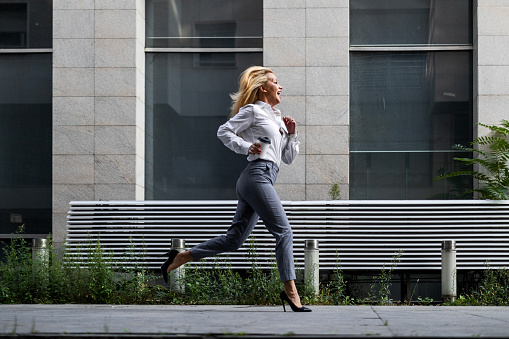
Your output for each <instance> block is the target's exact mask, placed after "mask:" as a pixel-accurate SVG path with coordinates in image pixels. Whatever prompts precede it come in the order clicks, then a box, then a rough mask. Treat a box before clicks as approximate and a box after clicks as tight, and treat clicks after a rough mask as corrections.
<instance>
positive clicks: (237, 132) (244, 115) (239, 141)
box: [217, 101, 300, 166]
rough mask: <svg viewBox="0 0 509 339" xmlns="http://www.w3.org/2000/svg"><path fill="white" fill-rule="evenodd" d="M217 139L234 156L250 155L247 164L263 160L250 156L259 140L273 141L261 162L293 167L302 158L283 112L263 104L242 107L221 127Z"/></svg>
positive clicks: (295, 138) (257, 103) (259, 102)
mask: <svg viewBox="0 0 509 339" xmlns="http://www.w3.org/2000/svg"><path fill="white" fill-rule="evenodd" d="M217 137H218V138H219V139H220V140H221V141H222V142H223V144H224V145H225V146H226V147H228V148H229V149H231V150H232V151H234V152H235V153H238V154H245V155H248V157H247V160H248V161H253V160H257V159H260V155H257V154H256V155H255V154H248V153H249V147H250V146H251V145H252V144H254V143H255V142H256V143H259V141H258V137H268V138H269V139H270V145H269V149H268V150H267V153H266V155H265V156H264V157H263V158H262V159H264V160H270V161H273V162H275V163H276V164H277V165H278V166H279V165H280V164H281V160H283V162H284V163H285V164H291V163H292V162H293V160H294V159H295V158H296V157H297V155H298V154H299V145H300V142H299V141H298V140H297V134H288V129H287V128H286V126H285V123H284V122H283V119H281V112H280V111H279V110H278V109H276V108H272V107H271V106H270V105H269V104H267V103H265V102H263V101H257V102H255V103H254V104H248V105H246V106H244V107H242V108H241V109H240V110H239V113H237V114H236V115H235V116H234V117H233V118H231V119H230V120H228V121H227V122H226V123H224V124H223V125H221V126H219V129H218V130H217Z"/></svg>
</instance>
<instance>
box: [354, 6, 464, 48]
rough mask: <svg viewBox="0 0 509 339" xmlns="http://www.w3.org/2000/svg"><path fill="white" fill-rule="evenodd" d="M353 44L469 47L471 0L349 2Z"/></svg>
mask: <svg viewBox="0 0 509 339" xmlns="http://www.w3.org/2000/svg"><path fill="white" fill-rule="evenodd" d="M350 44H351V45H361V46H362V45H369V46H379V45H400V46H404V45H470V44H472V1H471V0H438V1H432V0H431V1H430V0H350Z"/></svg>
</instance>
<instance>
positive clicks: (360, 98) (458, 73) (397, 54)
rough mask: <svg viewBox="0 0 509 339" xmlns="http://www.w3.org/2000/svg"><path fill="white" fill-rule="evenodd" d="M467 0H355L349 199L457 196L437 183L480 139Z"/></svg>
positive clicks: (352, 10) (352, 13) (467, 183)
mask: <svg viewBox="0 0 509 339" xmlns="http://www.w3.org/2000/svg"><path fill="white" fill-rule="evenodd" d="M471 9H472V7H471V2H469V1H465V0H440V1H424V0H407V1H385V0H376V1H375V0H351V1H350V18H351V27H350V31H351V32H352V33H351V38H350V39H351V40H350V50H351V52H350V90H351V92H350V132H351V139H350V198H351V199H428V198H433V197H446V196H449V197H452V196H453V194H448V193H451V192H452V191H454V190H456V189H458V188H459V187H457V186H458V185H462V186H464V187H465V186H466V187H470V186H471V182H470V181H468V180H467V181H464V182H461V183H458V182H456V183H454V185H456V186H454V185H451V184H449V183H448V182H446V181H434V180H433V179H434V178H435V177H436V176H437V175H438V173H443V172H447V171H454V170H456V169H457V166H458V164H457V163H456V162H455V161H454V160H453V158H454V157H455V156H458V155H461V156H465V154H461V153H459V152H456V151H454V150H453V149H452V146H453V145H455V144H458V143H460V144H467V143H468V142H469V141H471V140H472V130H473V127H472V124H473V121H472V105H473V104H472V33H471V32H472V24H471V22H472V18H471Z"/></svg>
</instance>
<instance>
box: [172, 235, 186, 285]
mask: <svg viewBox="0 0 509 339" xmlns="http://www.w3.org/2000/svg"><path fill="white" fill-rule="evenodd" d="M185 246H186V242H185V240H184V239H178V238H173V239H171V249H172V250H177V251H179V252H182V251H185ZM169 277H170V288H171V289H172V290H174V291H177V292H181V293H184V291H185V287H186V286H185V283H184V280H185V279H184V278H185V270H184V266H180V267H179V268H177V269H174V270H173V271H171V272H170V274H169Z"/></svg>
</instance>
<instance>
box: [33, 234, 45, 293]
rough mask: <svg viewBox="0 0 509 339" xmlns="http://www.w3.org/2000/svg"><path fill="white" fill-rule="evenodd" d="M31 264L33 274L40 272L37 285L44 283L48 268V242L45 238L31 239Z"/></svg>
mask: <svg viewBox="0 0 509 339" xmlns="http://www.w3.org/2000/svg"><path fill="white" fill-rule="evenodd" d="M32 262H33V270H34V272H41V275H40V277H41V279H43V281H40V282H39V283H45V282H47V280H48V268H49V241H48V239H46V238H42V239H32Z"/></svg>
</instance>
